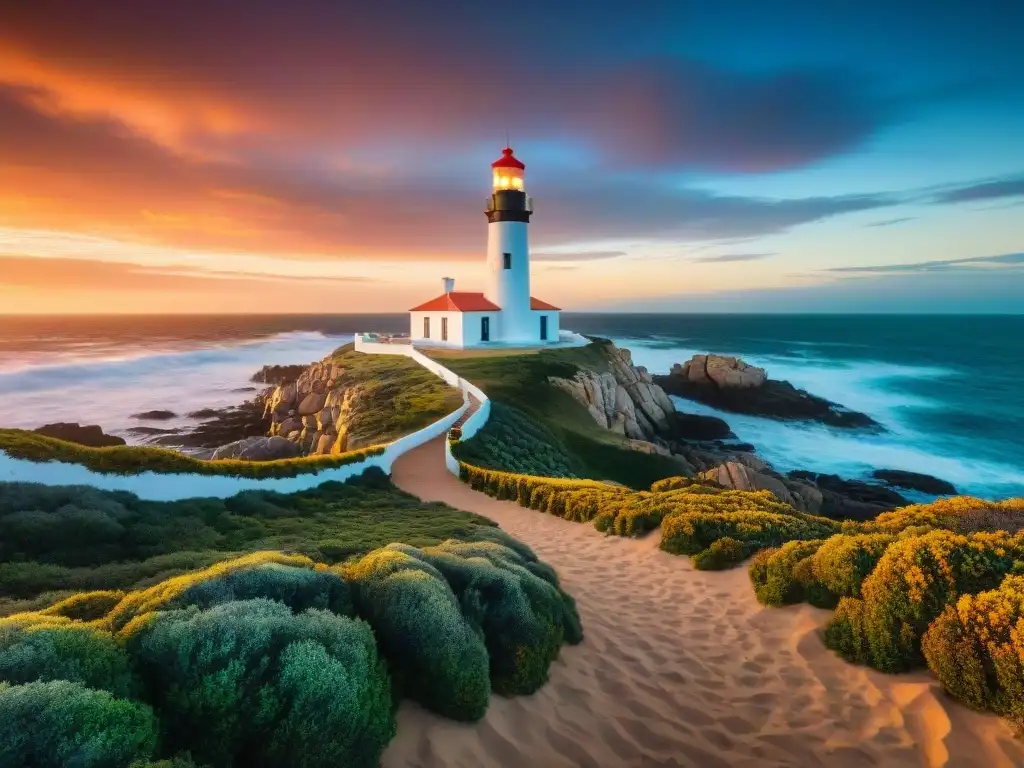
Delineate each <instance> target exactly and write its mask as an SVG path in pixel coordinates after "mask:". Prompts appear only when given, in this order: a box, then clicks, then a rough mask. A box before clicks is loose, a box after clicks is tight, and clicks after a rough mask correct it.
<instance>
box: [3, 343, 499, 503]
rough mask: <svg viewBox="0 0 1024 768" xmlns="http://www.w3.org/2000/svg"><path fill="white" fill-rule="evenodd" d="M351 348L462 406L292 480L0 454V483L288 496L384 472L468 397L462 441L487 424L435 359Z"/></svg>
mask: <svg viewBox="0 0 1024 768" xmlns="http://www.w3.org/2000/svg"><path fill="white" fill-rule="evenodd" d="M355 345H356V350H357V351H359V352H364V353H366V354H371V355H372V354H378V355H404V356H406V357H409V358H411V359H412V360H415V361H416V362H417V363H419V364H420V365H422V366H423V367H424V368H426V369H427V370H429V371H431V372H432V373H434V374H436V375H437V376H439V377H441V378H442V379H444V380H445V381H446V382H448V384H450V385H451V386H453V387H456V388H458V389H460V390H461V391H462V400H463V402H462V405H461V406H460V407H459V408H457V409H456V410H454V411H452V412H451V413H449V414H448V415H447V416H445V417H444V418H442V419H438V420H437V421H435V422H434V423H432V424H428V425H427V426H425V427H424V428H423V429H421V430H419V431H417V432H413V433H412V434H411V435H405V436H404V437H401V438H399V439H398V440H395V441H394V442H392V443H389V444H388V445H387V447H385V449H384V452H383V453H381V454H378V455H377V456H370V457H369V458H367V459H365V460H363V461H359V462H355V463H352V464H346V465H345V466H343V467H336V468H334V469H324V470H321V471H320V472H307V473H305V474H301V475H297V476H296V477H273V478H250V477H228V476H223V475H194V474H187V473H186V474H164V473H158V472H142V473H140V474H135V475H118V474H107V473H103V472H94V471H92V470H91V469H88V468H87V467H84V466H82V465H81V464H66V463H63V462H56V461H47V462H36V461H28V460H26V459H15V458H12V457H10V456H8V455H7V454H5V453H3V452H2V451H0V481H7V482H24V483H42V484H44V485H91V486H92V487H94V488H99V489H100V490H103V491H129V492H131V493H134V494H135V495H137V496H138V497H139V498H141V499H146V500H148V501H178V500H180V499H188V498H192V497H196V496H205V497H214V498H221V499H224V498H227V497H229V496H234V495H235V494H236V493H239V492H240V491H251V490H261V491H276V492H278V493H294V492H295V491H303V490H306V489H308V488H314V487H316V486H318V485H320V484H321V483H326V482H328V481H332V480H335V481H343V480H348V479H349V478H350V477H355V476H356V475H360V474H362V473H363V472H364V471H365V470H367V469H369V468H370V467H379V468H380V469H381V470H383V471H384V472H387V473H390V472H391V465H392V464H394V462H395V460H396V459H397V458H398V457H399V456H401V455H402V454H404V453H408V452H409V451H411V450H412V449H413V448H418V447H419V446H421V445H423V444H424V443H427V442H429V441H431V440H433V439H434V438H436V437H440V436H441V435H444V434H446V433H447V432H448V430H450V429H451V428H452V426H453V425H454V424H455V422H456V421H458V420H459V419H460V418H461V417H462V415H463V414H464V413H465V412H466V411H467V410H468V409H469V395H470V394H472V395H473V396H474V397H475V398H477V400H479V401H480V408H479V410H477V412H476V413H474V414H473V415H472V416H471V417H470V418H469V419H467V420H466V423H465V424H464V425H463V427H462V429H463V435H465V436H467V437H468V436H472V435H474V434H476V432H477V431H478V430H479V429H480V427H482V426H483V425H484V424H485V423H486V422H487V417H488V415H489V414H490V410H491V403H490V401H489V400H488V399H487V395H485V394H484V393H483V392H482V391H481V390H480V388H479V387H475V386H473V385H472V384H470V383H469V382H468V381H466V380H465V379H460V378H459V377H458V376H456V375H455V374H454V373H452V372H451V371H450V370H448V369H447V368H445V367H444V366H443V365H441V364H440V363H438V362H437V361H435V360H431V359H430V358H429V357H427V356H426V355H424V354H423V353H422V352H419V351H417V350H416V349H414V348H413V347H412V345H410V344H381V343H376V342H366V341H363V337H362V335H361V334H356V337H355ZM445 451H446V464H447V466H448V468H449V469H450V470H451V471H452V472H454V473H455V474H456V475H458V473H459V465H458V462H457V461H455V458H454V457H453V456H452V455H451V449H450V447H448V443H447V441H445Z"/></svg>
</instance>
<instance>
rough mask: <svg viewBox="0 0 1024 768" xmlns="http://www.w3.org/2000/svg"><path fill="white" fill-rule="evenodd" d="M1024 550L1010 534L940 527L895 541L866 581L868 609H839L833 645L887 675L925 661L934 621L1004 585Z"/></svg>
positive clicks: (864, 593) (831, 631) (831, 635)
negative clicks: (963, 600)
mask: <svg viewBox="0 0 1024 768" xmlns="http://www.w3.org/2000/svg"><path fill="white" fill-rule="evenodd" d="M1022 551H1024V548H1022V543H1021V540H1020V539H1019V538H1017V537H1015V536H1010V535H1009V534H1005V533H975V534H970V535H968V536H963V535H961V534H955V533H952V532H950V531H942V530H936V531H932V532H929V533H926V534H924V535H922V536H913V537H909V538H905V539H901V540H898V541H896V542H893V543H892V544H890V545H889V547H888V548H887V549H886V550H885V554H884V555H882V557H881V559H879V561H878V564H877V565H876V566H875V568H874V570H873V571H872V572H871V574H870V575H869V576H868V577H867V578H866V579H865V580H864V582H863V584H862V585H861V593H862V596H863V597H862V600H863V606H862V607H861V608H859V609H855V608H854V607H853V605H852V604H848V605H847V606H846V607H845V608H844V611H843V613H842V615H840V614H839V613H838V612H837V615H836V618H835V619H834V620H833V626H831V627H830V628H829V645H830V646H831V647H834V648H835V649H836V650H838V651H840V652H841V653H848V654H849V655H850V657H851V658H853V659H855V660H860V659H863V658H865V656H866V658H867V659H868V660H869V662H870V663H871V665H872V666H874V667H876V668H877V669H881V670H883V671H886V672H899V671H903V670H906V669H911V668H913V667H915V666H918V665H920V664H921V663H922V662H923V661H924V659H923V657H922V656H921V636H922V635H923V634H924V632H925V630H927V629H928V625H929V624H930V623H931V622H932V621H934V620H935V619H936V618H937V617H938V615H939V614H940V613H942V611H943V610H944V609H945V607H946V606H947V605H948V604H950V603H953V602H955V601H956V599H957V598H958V597H959V596H960V595H964V594H971V593H975V592H981V591H984V590H987V589H992V588H994V587H996V586H997V585H998V584H999V582H1000V581H1002V578H1003V576H1005V575H1006V574H1007V573H1009V572H1010V571H1011V570H1012V569H1014V567H1015V565H1017V567H1019V564H1017V563H1015V561H1016V560H1017V558H1019V557H1020V556H1021V554H1022ZM853 599H855V598H848V599H847V600H848V601H852V600H853ZM857 611H860V614H858V615H857V616H856V618H855V619H854V618H853V617H854V615H855V614H856V612H857ZM847 614H849V616H850V618H848V617H847ZM865 649H866V653H865Z"/></svg>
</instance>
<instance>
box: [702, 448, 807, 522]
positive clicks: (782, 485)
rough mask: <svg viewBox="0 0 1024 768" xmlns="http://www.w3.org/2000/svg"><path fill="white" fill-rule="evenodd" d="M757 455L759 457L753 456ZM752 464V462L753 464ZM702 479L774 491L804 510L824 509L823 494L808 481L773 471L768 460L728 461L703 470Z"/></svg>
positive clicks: (757, 489) (776, 494)
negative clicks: (797, 480)
mask: <svg viewBox="0 0 1024 768" xmlns="http://www.w3.org/2000/svg"><path fill="white" fill-rule="evenodd" d="M751 458H754V459H756V458H757V457H751ZM751 464H753V466H751ZM699 477H700V479H702V480H705V481H711V482H713V483H717V484H718V485H721V486H722V487H723V488H731V489H733V490H737V491H771V493H773V494H774V495H775V497H776V498H778V499H779V501H782V502H785V503H786V504H789V505H791V506H793V507H795V508H796V509H799V510H800V511H801V512H809V513H811V514H817V513H818V512H819V511H821V505H822V494H821V492H820V491H818V489H817V488H815V487H814V486H813V485H811V484H809V483H795V482H789V481H787V479H786V478H784V477H782V476H781V475H779V474H777V473H775V472H773V471H772V470H771V467H770V466H769V465H768V463H767V462H765V461H763V460H761V459H757V461H756V462H750V461H749V460H748V461H746V462H741V461H728V462H726V463H724V464H720V465H719V466H717V467H715V468H714V469H711V470H708V471H706V472H702V473H701V474H700V475H699Z"/></svg>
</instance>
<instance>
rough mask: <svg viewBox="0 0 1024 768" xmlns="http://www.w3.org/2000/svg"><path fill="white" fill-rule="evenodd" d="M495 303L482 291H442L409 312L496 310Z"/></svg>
mask: <svg viewBox="0 0 1024 768" xmlns="http://www.w3.org/2000/svg"><path fill="white" fill-rule="evenodd" d="M500 310H501V307H499V306H498V305H497V304H495V303H493V302H491V301H488V300H487V299H485V298H484V295H483V294H482V293H471V292H469V291H452V292H451V293H442V294H441V295H440V296H438V297H437V298H436V299H431V300H430V301H428V302H426V303H424V304H420V305H419V306H418V307H413V308H412V309H410V310H409V311H410V312H498V311H500Z"/></svg>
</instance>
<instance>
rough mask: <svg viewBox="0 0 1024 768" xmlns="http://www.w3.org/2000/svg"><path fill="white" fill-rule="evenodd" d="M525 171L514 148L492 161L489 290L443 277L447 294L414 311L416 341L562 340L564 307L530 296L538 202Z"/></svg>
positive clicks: (522, 343)
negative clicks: (460, 287)
mask: <svg viewBox="0 0 1024 768" xmlns="http://www.w3.org/2000/svg"><path fill="white" fill-rule="evenodd" d="M525 171H526V165H525V164H524V163H523V162H522V161H521V160H519V158H517V157H516V156H515V153H514V152H513V150H512V148H511V147H505V148H504V149H503V150H501V157H499V158H498V159H497V160H495V161H494V162H493V163H491V195H490V197H489V198H488V199H487V204H486V206H485V210H484V213H485V214H486V215H487V255H486V266H487V271H486V282H485V284H484V291H483V292H482V293H477V292H471V291H456V290H455V281H454V280H453V279H452V278H450V277H445V278H442V286H443V288H444V293H443V294H441V295H440V296H438V297H437V298H434V299H431V300H430V301H428V302H425V303H423V304H420V305H419V306H416V307H413V308H412V309H411V310H409V321H410V334H409V335H410V337H411V339H412V341H413V343H414V344H423V345H430V346H444V347H456V348H460V349H462V348H467V347H479V346H499V345H500V346H514V347H532V346H544V345H548V344H557V343H558V341H559V313H560V312H561V310H560V309H559V308H558V307H556V306H554V305H552V304H548V303H547V302H545V301H541V300H540V299H537V298H534V297H532V296H530V245H529V238H528V237H527V230H528V228H529V225H530V216H531V214H532V213H533V202H532V199H531V198H529V197H527V195H526V186H525V182H524V174H525Z"/></svg>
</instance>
